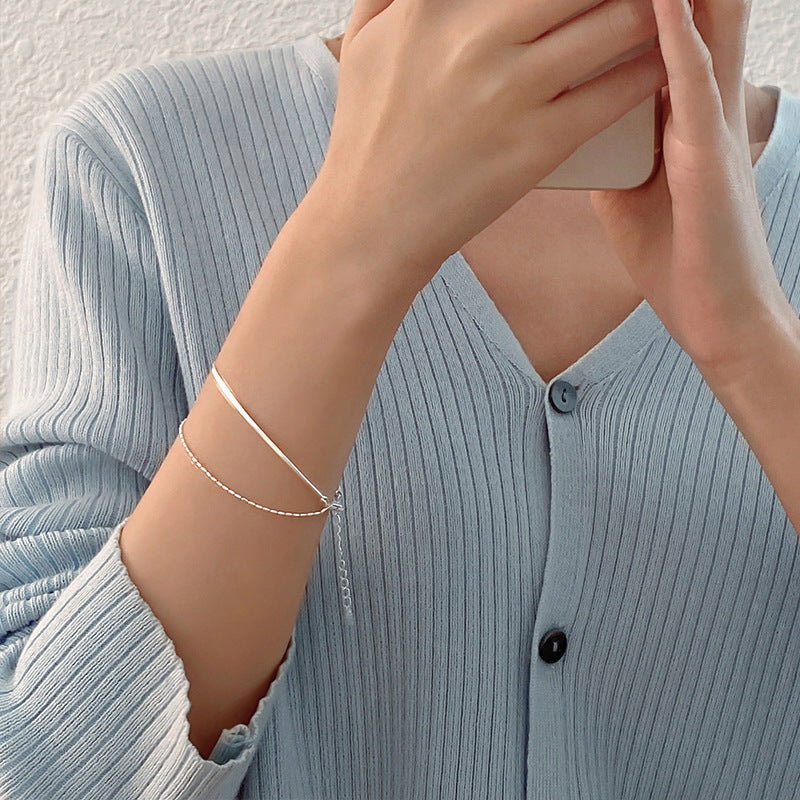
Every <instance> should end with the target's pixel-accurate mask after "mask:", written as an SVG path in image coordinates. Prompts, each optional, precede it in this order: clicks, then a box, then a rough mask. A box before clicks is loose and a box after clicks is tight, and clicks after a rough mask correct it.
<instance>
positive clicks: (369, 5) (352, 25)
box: [344, 0, 394, 41]
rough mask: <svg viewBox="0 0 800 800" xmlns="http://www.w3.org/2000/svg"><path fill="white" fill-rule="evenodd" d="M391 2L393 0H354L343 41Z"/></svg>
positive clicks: (350, 37)
mask: <svg viewBox="0 0 800 800" xmlns="http://www.w3.org/2000/svg"><path fill="white" fill-rule="evenodd" d="M393 2H394V0H355V5H354V6H353V11H352V12H351V14H350V21H349V22H348V23H347V29H346V30H345V32H344V39H345V41H349V40H350V39H352V38H353V37H354V36H355V35H356V34H357V33H358V32H359V31H360V30H361V29H362V28H363V27H364V26H365V25H366V24H367V23H368V22H369V21H370V20H371V19H373V18H374V17H377V16H378V14H380V13H381V12H382V11H386V9H387V8H388V7H389V6H390V5H391V4H392V3H393Z"/></svg>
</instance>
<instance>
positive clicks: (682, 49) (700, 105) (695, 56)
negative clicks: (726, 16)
mask: <svg viewBox="0 0 800 800" xmlns="http://www.w3.org/2000/svg"><path fill="white" fill-rule="evenodd" d="M653 9H654V11H655V15H656V23H657V24H658V40H659V45H660V49H661V54H662V57H663V59H664V65H665V67H666V71H667V78H668V81H669V97H670V107H671V112H672V118H671V123H670V124H671V126H672V134H673V136H674V137H675V139H676V140H677V141H679V142H681V143H683V144H685V145H687V146H694V147H701V146H708V144H709V141H710V139H709V137H710V136H713V134H714V132H716V131H720V130H722V127H721V124H722V123H724V121H725V118H724V110H723V106H722V98H721V96H720V91H719V87H718V86H717V80H716V77H715V74H714V63H713V59H712V56H711V52H710V51H709V49H708V47H706V44H705V42H704V41H703V38H702V37H701V36H700V33H699V31H698V30H697V28H696V27H695V24H694V20H693V19H692V10H691V8H690V7H689V4H688V0H653Z"/></svg>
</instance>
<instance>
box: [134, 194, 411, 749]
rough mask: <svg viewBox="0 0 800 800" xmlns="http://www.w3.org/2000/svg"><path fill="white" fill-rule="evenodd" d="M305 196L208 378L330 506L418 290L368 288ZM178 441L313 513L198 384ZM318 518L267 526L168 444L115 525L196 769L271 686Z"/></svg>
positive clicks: (389, 269) (358, 254)
mask: <svg viewBox="0 0 800 800" xmlns="http://www.w3.org/2000/svg"><path fill="white" fill-rule="evenodd" d="M316 188H317V187H314V186H312V188H311V190H310V191H309V193H308V195H307V196H306V198H305V199H304V201H303V202H302V203H301V204H300V206H298V208H297V209H296V211H295V213H294V214H293V215H292V216H291V217H290V218H289V220H288V221H287V223H286V225H285V226H284V228H283V230H282V231H281V232H280V234H279V236H278V237H277V238H276V240H275V241H274V243H273V246H272V248H271V249H270V252H269V254H268V255H267V257H266V259H265V261H264V264H263V266H262V268H261V271H260V272H259V274H258V275H257V277H256V279H255V281H254V282H253V285H252V287H251V289H250V292H249V293H248V295H247V297H246V298H245V301H244V303H243V305H242V307H241V309H240V312H239V314H238V316H237V317H236V320H235V321H234V324H233V326H232V328H231V330H230V332H229V334H228V336H227V338H226V340H225V342H224V343H223V346H222V348H221V349H220V351H219V355H218V357H217V359H216V365H217V368H218V370H219V372H220V374H221V375H222V377H223V378H225V380H226V381H227V382H228V384H229V385H230V387H231V389H232V390H233V392H234V394H235V395H236V397H237V399H238V400H239V402H240V403H241V404H242V406H243V407H244V408H245V409H246V410H247V412H248V413H249V414H250V416H252V417H253V418H254V419H255V421H256V422H257V423H258V424H259V426H260V427H261V428H262V429H263V430H264V431H265V432H266V433H267V435H268V436H269V437H270V438H271V439H272V440H273V441H274V442H275V443H276V444H277V445H278V447H280V449H281V450H282V451H283V452H284V453H285V454H286V455H287V456H288V458H290V459H291V460H292V461H293V462H294V463H295V464H296V465H297V467H298V468H299V469H300V470H301V471H302V472H303V474H304V475H306V477H307V478H308V479H309V480H310V481H311V482H312V483H313V484H314V485H315V486H316V487H317V488H318V489H319V490H320V491H321V492H322V493H323V494H325V495H326V496H327V497H329V498H332V497H333V494H334V492H335V490H336V488H337V486H338V484H339V481H340V479H341V476H342V474H343V472H344V467H345V465H346V463H347V459H348V457H349V454H350V452H351V451H352V448H353V445H354V442H355V438H356V435H357V433H358V429H359V427H360V425H361V422H362V420H363V417H364V414H365V412H366V407H367V403H368V401H369V398H370V396H371V394H372V391H373V389H374V385H375V381H376V379H377V376H378V373H379V371H380V369H381V366H382V364H383V362H384V360H385V357H386V353H387V350H388V348H389V345H390V344H391V341H392V339H393V338H394V335H395V333H396V331H397V328H398V327H399V325H400V323H401V322H402V319H403V317H404V316H405V314H406V312H407V311H408V308H409V306H410V304H411V302H412V301H413V299H414V296H415V295H416V290H414V289H413V288H408V289H406V287H405V286H404V285H403V284H402V281H398V282H393V286H391V287H390V286H389V285H388V282H387V281H386V280H383V279H382V278H380V277H378V276H380V275H387V276H389V275H397V270H396V269H395V268H394V265H392V264H390V263H388V262H386V261H385V260H386V259H389V258H391V254H386V253H382V254H377V253H375V252H369V251H368V248H367V247H366V246H364V247H360V246H359V243H358V242H357V241H356V240H355V237H354V235H351V234H348V231H347V229H344V228H342V226H340V225H326V224H324V223H323V220H325V219H326V218H328V216H327V210H328V209H329V208H330V205H329V204H328V201H327V198H326V197H324V196H323V195H322V192H321V191H319V192H318V191H316ZM326 204H327V205H326ZM362 223H363V221H362ZM352 230H355V227H353V228H352ZM377 259H384V262H385V263H383V264H380V265H378V264H377V263H376V262H377ZM379 266H380V269H378V268H377V267H379ZM184 436H185V438H186V442H187V444H188V446H189V447H190V448H191V450H192V451H193V452H194V454H195V456H196V457H197V458H198V460H199V461H200V462H201V463H203V464H204V465H205V466H206V468H207V469H208V470H209V471H210V472H211V473H212V474H213V475H214V476H215V477H217V478H218V479H219V480H220V481H222V483H224V484H226V485H227V486H229V487H231V488H232V489H234V490H235V491H237V492H238V493H239V494H241V495H243V496H245V497H247V498H250V499H252V500H254V501H255V502H257V503H260V504H262V505H266V506H268V507H269V508H273V509H280V510H285V511H295V512H303V511H312V510H316V509H319V508H321V507H322V504H321V501H320V499H319V497H318V496H317V495H316V494H315V493H314V492H313V490H312V489H310V488H309V487H308V486H307V485H306V484H305V483H304V482H303V481H302V480H301V479H300V478H299V477H298V476H297V475H296V474H294V472H293V471H292V470H291V469H290V468H289V467H288V466H287V465H286V464H285V463H284V462H283V461H282V460H281V459H280V458H279V457H278V456H277V455H276V454H275V453H273V452H272V450H271V449H270V448H269V447H268V445H266V444H265V443H264V442H263V441H262V440H261V439H260V438H259V437H258V435H257V434H256V433H255V431H253V430H252V429H251V428H250V427H249V426H248V425H247V423H246V422H245V420H244V419H242V417H241V416H239V414H238V413H237V412H236V411H235V410H234V409H233V408H231V406H230V405H228V403H227V402H226V401H225V399H224V398H223V397H222V395H221V394H220V391H219V389H218V388H217V386H216V384H215V382H214V379H213V376H211V375H210V374H209V376H208V377H207V379H206V381H205V383H204V385H203V387H202V389H201V391H200V393H199V394H198V397H197V400H196V402H195V403H194V405H193V406H192V408H191V411H190V413H189V415H188V417H187V420H186V423H185V425H184ZM345 503H346V498H345ZM330 513H332V512H330V511H329V512H327V513H326V514H323V515H318V516H312V517H286V516H278V515H276V514H271V513H269V512H266V511H262V510H259V509H256V508H254V507H252V506H250V505H248V504H246V503H244V502H242V501H240V500H237V499H236V498H234V497H232V496H231V495H230V494H228V493H227V492H225V491H224V490H223V489H221V488H220V487H218V486H215V485H214V484H213V483H212V482H211V481H210V480H209V479H208V477H207V476H205V475H204V474H203V473H202V472H201V471H200V470H199V469H198V468H197V467H196V466H195V465H193V464H192V462H191V460H190V458H189V456H188V454H187V453H186V452H185V451H184V450H183V447H182V445H181V442H180V439H178V438H176V439H175V441H174V442H173V444H172V446H171V448H170V450H169V452H168V453H167V456H166V458H165V459H164V461H163V463H162V465H161V467H160V469H159V470H158V472H157V473H156V475H155V476H154V478H153V480H152V482H151V484H150V485H149V486H148V488H147V490H146V492H145V493H144V495H143V496H142V497H141V499H140V502H139V503H138V505H137V506H136V507H135V509H134V510H133V512H132V513H131V515H130V518H129V519H128V521H127V523H126V524H125V526H124V529H123V530H122V532H121V534H120V548H121V552H122V558H123V561H124V563H125V565H126V567H127V569H128V571H129V573H130V576H131V579H132V580H133V581H134V582H135V583H136V584H137V586H138V588H139V590H140V592H141V594H142V597H143V598H144V599H145V600H146V601H147V602H148V603H149V605H150V606H151V607H152V609H153V611H154V613H155V614H156V616H158V617H159V619H160V621H161V622H162V624H163V626H164V629H165V631H166V632H167V634H168V635H169V636H170V638H171V639H172V641H173V642H174V644H175V648H176V652H177V653H178V655H179V656H180V657H181V659H182V660H183V663H184V667H185V670H186V675H187V678H188V680H189V684H190V689H189V699H190V702H191V709H190V712H189V723H190V734H189V738H190V739H191V741H192V742H193V743H194V744H195V746H196V747H197V748H198V750H199V752H200V754H201V755H202V756H203V757H204V758H206V757H207V756H208V755H209V753H210V752H211V750H212V748H213V746H214V744H215V743H216V741H217V739H218V738H219V734H220V733H221V731H222V730H223V729H224V728H229V727H231V726H233V725H235V724H237V723H240V722H241V723H247V722H248V721H249V719H250V718H251V716H252V715H253V713H254V711H255V709H256V706H257V703H258V701H259V699H260V698H261V697H262V696H263V695H264V694H265V693H266V691H267V689H268V687H269V685H270V683H271V681H272V680H273V678H274V676H275V673H276V671H277V667H278V665H279V664H280V662H281V660H282V658H283V656H284V654H285V651H286V648H287V645H288V642H289V639H290V636H291V631H292V628H293V627H294V624H295V620H296V617H297V614H298V611H299V607H300V603H301V600H302V597H303V592H304V589H305V585H306V582H307V580H308V575H309V572H310V569H311V565H312V561H313V557H314V554H315V552H316V550H317V546H318V544H319V540H320V536H321V533H322V529H323V527H324V524H325V520H326V519H327V517H328V514H330Z"/></svg>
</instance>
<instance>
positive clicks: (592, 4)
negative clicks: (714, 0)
mask: <svg viewBox="0 0 800 800" xmlns="http://www.w3.org/2000/svg"><path fill="white" fill-rule="evenodd" d="M582 10H583V13H579V14H578V15H577V16H574V15H575V14H576V13H578V12H581V11H582ZM571 17H574V18H571ZM565 20H568V21H567V22H565ZM562 23H563V24H562ZM609 30H612V31H614V33H615V36H609ZM656 33H657V27H656V22H655V17H654V16H653V10H652V8H651V5H650V0H606V2H598V0H525V2H520V0H492V2H490V3H487V2H486V0H458V2H451V0H393V2H392V0H356V4H355V7H354V9H353V13H352V15H351V18H350V22H349V24H348V26H347V29H346V31H345V34H344V39H343V41H342V48H341V57H340V67H339V89H338V96H337V101H336V110H335V114H334V120H333V126H332V130H331V138H330V143H329V146H328V151H327V154H326V157H325V161H324V163H323V165H322V168H321V169H320V171H319V175H318V179H317V181H316V182H315V184H316V185H315V187H314V193H315V194H317V195H318V194H319V193H320V192H322V201H323V202H321V203H320V204H319V205H320V208H325V209H326V214H327V216H329V217H330V220H329V224H330V225H331V226H332V227H333V228H334V229H336V230H339V229H340V228H341V227H342V226H346V227H347V231H348V236H350V237H352V238H353V239H354V240H357V241H358V242H359V243H360V247H362V248H363V247H364V246H366V247H368V248H373V249H374V252H375V263H376V269H383V268H384V267H383V266H382V265H381V263H380V262H381V261H382V260H383V261H385V260H386V259H382V258H381V254H385V253H386V252H387V251H390V252H391V253H392V254H393V258H392V259H391V261H392V264H393V265H394V264H396V263H397V262H398V258H399V259H400V261H402V262H405V264H406V266H405V267H404V268H403V274H402V275H398V276H397V277H395V273H396V270H397V267H395V266H393V267H392V270H393V271H392V274H391V276H390V277H391V279H392V280H393V281H394V280H397V281H402V282H403V283H404V284H406V283H407V284H408V285H409V286H411V287H412V288H414V289H415V290H416V291H419V290H420V289H422V287H423V286H424V285H425V284H426V283H427V282H428V281H429V280H430V279H431V278H432V277H433V276H434V275H435V274H436V272H437V271H438V269H439V268H440V267H441V264H442V261H444V260H445V259H446V258H447V257H448V256H450V255H451V254H452V253H454V252H455V251H456V250H457V249H458V248H459V247H460V246H461V245H462V244H464V242H466V241H469V240H470V239H471V238H473V236H475V235H476V234H477V233H479V232H480V231H482V230H483V229H484V228H486V227H487V226H488V225H489V224H491V223H492V222H494V220H496V219H497V218H498V217H499V216H501V215H502V214H503V213H504V212H505V211H507V210H508V209H509V208H510V207H511V206H513V205H514V204H515V203H516V202H517V201H518V200H519V199H520V198H522V197H523V196H524V195H525V194H527V193H528V192H529V191H530V190H531V189H533V188H534V187H535V186H536V184H537V183H538V182H539V181H540V180H541V179H542V178H543V177H545V176H546V175H548V174H549V173H550V172H552V171H553V169H555V167H556V166H558V164H559V163H561V162H562V161H564V160H565V159H566V158H567V157H568V156H569V155H570V154H571V153H572V152H574V151H575V150H576V149H577V148H578V147H579V146H580V145H581V144H583V143H584V142H586V141H588V140H589V139H591V138H592V137H593V136H595V135H596V134H598V133H600V132H601V131H602V130H603V129H604V128H607V127H608V126H609V125H611V124H612V123H613V122H615V121H616V120H618V119H620V118H621V117H623V116H624V115H625V114H627V113H628V111H630V110H631V109H632V108H634V107H635V106H637V105H639V104H640V103H641V102H642V101H644V100H645V99H646V98H647V97H648V96H649V95H652V94H654V93H655V92H657V91H658V90H659V89H660V88H661V87H663V86H665V85H666V83H667V75H666V72H665V70H664V62H663V60H662V58H661V56H660V54H659V53H658V51H657V50H654V49H650V50H649V51H648V52H647V53H645V54H643V55H641V56H639V57H637V58H634V59H631V60H629V61H627V62H625V63H623V64H620V65H618V66H616V67H614V68H613V69H611V70H607V71H606V72H604V73H602V74H601V75H599V76H597V77H595V78H593V79H592V80H589V81H585V82H584V83H583V84H582V85H581V86H579V87H578V88H576V89H574V90H571V91H568V92H566V93H564V90H565V89H567V87H568V86H570V85H571V84H573V83H575V82H576V80H577V79H579V78H582V77H584V76H585V75H589V74H591V73H593V72H595V71H596V70H597V69H598V68H599V67H601V66H602V65H604V64H606V63H608V62H610V61H611V60H612V59H614V58H615V57H617V56H619V55H621V54H622V53H625V52H627V51H629V50H631V49H632V48H634V47H636V46H638V45H640V44H642V43H643V42H646V41H648V40H650V39H652V38H653V37H654V36H655V35H656ZM378 277H386V275H385V273H383V272H380V273H379V275H377V276H365V279H366V280H370V279H377V278H378Z"/></svg>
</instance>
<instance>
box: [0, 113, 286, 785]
mask: <svg viewBox="0 0 800 800" xmlns="http://www.w3.org/2000/svg"><path fill="white" fill-rule="evenodd" d="M131 185H135V184H134V183H133V182H132V181H131V183H130V184H128V188H127V189H125V188H123V183H122V182H121V181H118V180H116V178H115V173H114V172H112V170H111V169H109V168H107V166H106V162H105V161H102V160H100V158H99V157H98V156H96V155H95V154H94V153H93V152H92V150H91V149H90V148H89V146H88V145H87V144H86V142H85V140H84V139H83V138H82V137H81V136H80V135H78V134H77V133H76V132H75V131H74V130H71V129H69V128H68V127H66V126H63V125H60V124H59V123H58V122H56V123H53V124H52V125H51V126H50V127H49V128H48V129H47V130H46V131H45V132H44V134H43V135H42V137H41V138H40V139H39V143H38V150H37V156H36V161H35V176H34V182H33V188H32V193H31V196H30V202H29V211H28V218H27V224H26V229H25V233H24V237H23V242H22V258H21V263H20V268H19V271H18V277H17V288H16V313H15V317H14V323H13V328H12V337H11V350H10V352H11V361H10V364H9V365H8V366H9V369H8V373H9V374H10V377H11V390H10V398H9V399H10V402H9V405H8V408H7V409H6V410H5V411H4V413H3V415H2V418H0V436H1V437H2V438H1V439H0V601H1V602H0V731H2V733H1V734H0V786H2V787H3V791H4V792H6V793H10V795H9V796H12V797H14V798H15V799H16V800H34V799H35V800H42V798H55V797H69V798H71V799H72V800H81V799H82V798H85V799H86V800H88V799H89V798H91V800H100V799H101V798H114V800H128V799H130V800H134V798H135V799H136V800H143V799H144V798H152V800H156V798H157V799H158V800H189V798H192V800H212V798H213V800H226V799H227V798H231V799H232V798H234V797H235V796H236V794H237V792H238V791H239V788H240V786H241V784H242V781H243V780H244V777H245V773H246V771H247V769H248V767H249V765H250V763H251V761H252V759H253V757H254V752H255V748H256V746H257V743H258V739H259V735H260V733H261V731H262V730H263V727H264V725H265V723H266V720H267V716H268V715H269V714H270V709H271V706H272V699H273V697H274V695H275V692H276V691H280V687H281V685H282V684H283V683H285V680H286V679H285V673H286V670H287V668H288V666H289V664H291V663H292V659H293V653H294V636H292V639H291V641H290V644H289V648H288V650H287V653H286V655H285V656H284V660H283V662H282V664H281V667H280V670H279V672H278V675H277V677H276V679H275V680H274V681H273V683H272V685H271V686H270V688H269V691H268V692H267V693H266V695H265V696H264V697H262V698H261V701H260V702H259V704H258V707H257V710H256V712H255V713H254V715H253V717H252V719H251V720H250V722H249V724H248V725H243V724H240V725H236V726H235V727H234V728H231V729H226V730H225V731H223V732H222V734H221V736H220V738H219V741H218V742H217V745H216V747H215V748H214V751H213V752H212V753H211V754H210V756H209V758H208V759H203V758H202V757H201V756H200V754H199V752H198V751H197V749H196V748H195V747H194V745H193V744H192V743H191V742H190V741H189V738H188V731H189V723H188V720H187V718H186V714H187V711H188V709H189V699H188V688H189V684H188V680H187V678H186V674H185V671H184V667H183V663H182V661H181V660H180V658H179V657H178V655H177V653H176V651H175V648H174V645H173V643H172V640H171V639H170V638H169V637H168V636H167V634H166V632H165V630H164V628H163V627H162V625H161V623H160V621H159V619H158V618H157V617H156V616H155V614H154V613H153V611H152V609H151V608H150V606H149V605H148V604H147V603H146V602H145V600H144V599H143V598H142V597H141V595H140V594H139V592H138V590H137V587H136V585H135V584H134V583H133V581H132V580H131V578H130V576H129V574H128V572H127V570H126V568H125V565H124V562H123V561H122V560H121V557H120V549H119V534H120V530H121V528H122V526H123V525H124V523H125V521H126V520H127V518H128V516H129V515H130V513H131V512H132V510H133V508H134V507H135V506H136V504H137V503H138V500H139V498H140V497H141V496H142V494H143V493H144V491H145V489H146V488H147V486H148V484H149V482H150V481H151V479H152V477H153V475H154V474H155V472H156V471H157V470H158V468H159V466H160V464H161V462H162V461H163V459H164V457H165V456H166V453H167V451H168V450H169V447H170V446H171V444H172V442H173V441H174V438H175V436H176V435H177V429H178V424H179V422H180V420H181V419H182V418H183V417H184V416H185V415H186V413H187V411H188V409H187V400H186V395H185V392H184V388H183V383H182V378H181V371H180V366H179V358H178V352H177V347H176V343H175V337H174V336H173V334H172V328H171V322H170V317H169V314H168V308H167V304H166V301H165V299H164V296H163V292H162V288H161V287H162V283H161V281H160V280H159V274H158V257H157V253H156V248H155V245H154V240H153V237H152V233H151V230H150V227H149V225H148V221H147V216H146V215H145V213H144V211H143V209H142V206H141V203H140V202H139V197H138V193H134V192H131V190H130V186H131ZM134 195H135V196H134Z"/></svg>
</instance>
